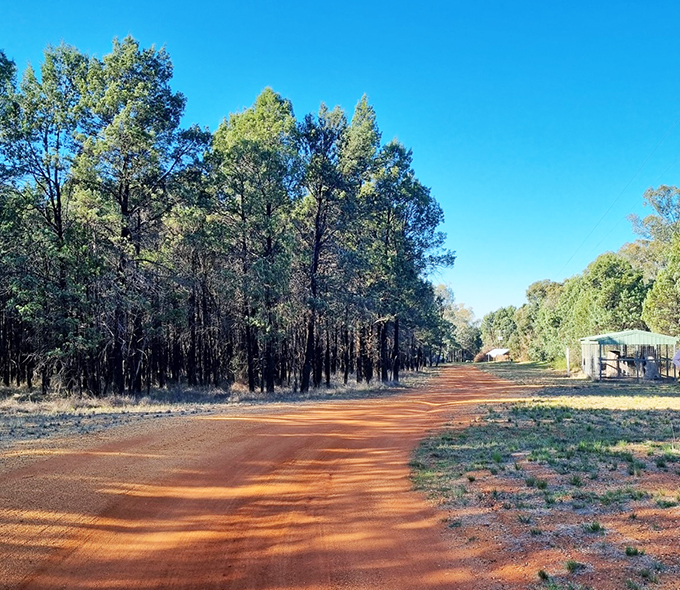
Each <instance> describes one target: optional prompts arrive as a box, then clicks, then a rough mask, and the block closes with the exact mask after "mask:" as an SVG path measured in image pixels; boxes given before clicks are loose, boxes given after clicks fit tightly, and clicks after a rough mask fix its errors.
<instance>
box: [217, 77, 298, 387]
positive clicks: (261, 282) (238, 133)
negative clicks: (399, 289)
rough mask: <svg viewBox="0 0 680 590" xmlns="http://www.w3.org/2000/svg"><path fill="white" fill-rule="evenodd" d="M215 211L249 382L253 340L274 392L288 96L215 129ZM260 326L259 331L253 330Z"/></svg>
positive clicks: (284, 276)
mask: <svg viewBox="0 0 680 590" xmlns="http://www.w3.org/2000/svg"><path fill="white" fill-rule="evenodd" d="M214 152H215V155H216V158H217V160H218V170H219V178H218V180H217V182H218V185H219V188H218V193H219V203H220V210H221V212H222V214H223V216H224V222H225V223H226V224H227V225H228V226H229V228H230V231H231V234H232V242H231V244H230V250H231V254H232V256H233V257H234V258H235V259H237V260H238V261H239V263H238V268H236V269H235V273H236V276H237V277H238V279H237V280H238V284H239V300H240V303H239V305H240V307H241V314H242V325H243V333H244V346H245V349H246V366H247V376H248V387H249V389H250V390H251V391H252V390H254V389H255V386H256V378H257V373H258V370H257V367H256V363H257V358H256V357H257V349H258V348H259V347H258V346H257V338H258V332H259V333H260V335H261V340H262V348H263V349H264V367H263V369H264V371H263V377H264V381H265V386H266V389H267V391H268V392H272V391H273V390H274V381H275V373H276V367H275V354H276V347H277V345H278V342H279V333H280V330H281V329H282V327H283V326H282V317H281V309H280V306H281V304H282V302H283V298H284V295H285V294H286V293H287V291H288V281H289V274H290V272H289V271H290V258H291V248H290V244H289V235H290V232H289V228H288V224H289V220H290V212H291V206H292V197H293V196H294V194H295V190H296V186H295V184H296V180H297V178H296V172H297V166H296V159H297V153H296V146H295V118H294V116H293V109H292V106H291V104H290V102H289V101H287V100H284V99H283V98H281V96H279V95H278V94H276V93H275V92H274V91H273V90H271V89H269V88H268V89H266V90H264V92H262V94H260V96H258V98H257V100H256V101H255V104H254V105H253V107H251V108H250V109H247V110H246V111H244V112H243V113H239V114H235V115H232V116H231V117H230V118H229V120H228V121H225V122H223V123H222V124H221V125H220V128H219V129H218V130H217V132H216V134H215V141H214ZM258 328H259V330H258Z"/></svg>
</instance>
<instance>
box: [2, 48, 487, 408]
mask: <svg viewBox="0 0 680 590" xmlns="http://www.w3.org/2000/svg"><path fill="white" fill-rule="evenodd" d="M172 76H173V64H172V61H171V59H170V56H169V55H168V53H167V51H166V50H165V49H164V48H161V49H157V48H155V47H153V46H152V47H149V48H143V47H141V46H140V44H139V42H138V41H136V40H135V39H133V38H132V37H127V38H125V39H123V40H117V39H116V40H114V41H113V46H112V49H111V52H110V53H108V54H107V55H105V56H103V57H102V58H97V57H93V56H88V55H86V54H84V53H82V52H80V51H79V50H78V49H76V48H74V47H71V46H69V45H65V44H62V45H60V46H58V47H48V48H47V49H46V50H45V53H44V61H43V63H42V64H41V65H40V68H39V69H37V70H34V69H33V68H31V67H28V68H27V69H26V70H25V71H24V72H23V73H22V75H21V76H20V77H18V76H17V72H16V68H15V66H14V63H13V62H12V61H11V60H10V59H8V58H7V57H6V56H5V54H4V53H2V52H0V264H1V265H2V273H1V274H0V379H2V381H3V382H4V384H5V385H9V384H10V383H14V384H16V385H23V384H26V385H27V386H29V387H32V386H33V385H34V382H35V381H39V382H40V385H41V387H42V388H43V390H45V391H48V390H53V389H66V390H69V391H80V392H89V393H91V394H95V395H98V394H102V393H106V392H110V391H113V392H116V393H123V392H128V393H132V394H140V393H141V392H142V391H144V390H145V389H149V388H150V387H156V386H159V387H165V386H167V385H168V384H170V383H186V384H188V385H190V386H200V385H209V384H214V385H228V384H231V383H233V382H242V383H243V384H244V385H245V386H247V387H248V388H249V389H250V390H255V389H258V388H259V389H261V390H263V391H264V390H266V391H268V392H272V391H274V390H275V388H277V387H290V388H291V389H293V390H296V389H301V390H303V391H305V390H307V389H308V388H310V387H314V386H316V387H318V386H321V385H322V384H324V383H325V384H327V385H328V384H330V383H331V379H332V376H333V375H335V374H338V375H340V377H341V378H342V379H343V380H344V381H345V382H347V381H348V380H349V379H350V376H352V375H353V376H354V378H355V379H356V380H357V381H370V380H371V379H374V378H376V377H378V378H380V379H382V380H389V379H395V380H397V379H398V378H399V375H400V371H401V370H403V369H416V368H418V367H420V366H422V365H423V364H424V363H426V362H429V361H431V359H434V358H439V357H440V356H441V355H442V353H443V350H444V347H445V346H446V342H447V341H446V337H447V334H448V333H449V332H447V330H448V326H449V324H447V322H446V321H445V319H444V316H445V312H444V307H443V306H442V302H441V300H440V299H439V298H438V297H437V294H436V292H435V289H434V288H433V286H432V285H431V284H430V282H429V279H428V276H429V274H430V272H431V271H432V270H434V269H435V268H437V267H440V266H443V265H450V264H453V261H454V256H453V254H452V253H451V252H448V251H447V250H445V249H444V235H443V234H442V233H441V232H440V231H439V227H440V225H441V223H442V221H443V213H442V209H441V207H440V206H439V204H438V203H437V201H436V200H435V198H434V197H433V195H432V194H431V192H430V190H429V189H428V188H427V187H426V186H425V185H424V184H422V183H421V182H420V180H419V179H418V178H417V175H416V173H415V170H414V169H413V163H412V154H411V151H410V150H409V149H408V148H406V147H405V146H403V145H402V144H400V143H398V142H396V141H391V142H387V143H382V142H381V133H380V131H379V128H378V125H377V116H376V113H375V111H374V109H373V107H372V106H371V105H370V103H369V101H368V99H367V97H365V96H364V97H362V98H361V99H360V100H359V101H358V103H357V105H356V108H355V110H354V113H353V115H352V117H351V119H349V120H348V117H347V115H346V113H345V112H344V111H343V109H341V108H340V107H335V108H333V109H329V108H327V107H326V106H325V105H323V104H322V105H321V107H320V109H319V110H318V112H317V113H310V114H307V115H305V116H304V117H302V119H298V118H297V117H296V116H295V113H294V111H293V105H292V104H291V103H290V101H288V100H286V99H285V98H284V97H282V96H280V95H279V94H277V93H276V92H274V90H272V89H270V88H266V89H265V90H264V91H263V92H262V93H261V94H260V95H259V96H258V97H257V98H256V100H255V102H254V104H253V105H252V106H251V107H249V108H247V109H245V110H243V111H242V112H238V113H232V114H231V115H229V116H228V117H225V119H224V120H223V122H222V123H221V124H220V125H219V127H218V128H217V130H216V131H215V132H214V133H211V132H210V131H208V130H205V129H200V128H199V127H197V126H195V125H194V126H185V125H183V122H182V121H183V116H184V109H185V105H186V98H185V96H184V95H183V94H182V93H181V92H179V91H177V90H176V89H175V88H174V87H173V81H172ZM459 311H460V310H459ZM447 313H448V312H447ZM463 323H464V322H463ZM457 330H462V328H460V327H459V328H457ZM461 334H462V332H460V331H459V332H458V335H459V338H461ZM471 338H472V340H474V338H473V337H471ZM463 340H464V339H463ZM468 340H470V338H468ZM461 341H462V340H461ZM465 346H466V347H471V346H473V345H472V344H469V343H468V344H466V345H465Z"/></svg>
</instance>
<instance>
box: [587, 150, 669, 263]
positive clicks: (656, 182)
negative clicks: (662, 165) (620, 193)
mask: <svg viewBox="0 0 680 590" xmlns="http://www.w3.org/2000/svg"><path fill="white" fill-rule="evenodd" d="M678 161H680V156H678V157H677V158H676V159H675V160H673V161H672V162H671V163H670V164H669V165H668V167H667V168H666V169H665V170H664V171H663V172H662V173H661V174H659V176H658V177H657V179H656V180H655V181H654V182H653V183H652V186H656V185H658V184H659V181H660V180H661V179H662V178H663V176H664V175H665V174H666V172H668V171H669V170H670V169H671V168H673V166H675V165H676V164H677V163H678ZM624 219H626V220H627V219H628V216H626V217H622V218H621V219H619V220H618V221H617V222H616V223H615V224H614V225H612V227H611V228H610V230H609V231H608V232H607V233H606V234H605V235H604V236H603V237H602V239H601V240H600V241H599V242H598V243H597V244H595V247H594V248H593V249H592V250H591V251H590V255H591V256H592V255H593V254H594V253H595V252H596V251H597V249H598V248H599V246H600V244H602V242H604V241H605V240H606V239H607V238H608V237H609V236H610V235H611V233H612V232H613V231H614V230H615V229H616V228H617V227H619V225H620V224H621V222H622V221H623V220H624Z"/></svg>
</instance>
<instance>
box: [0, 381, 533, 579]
mask: <svg viewBox="0 0 680 590" xmlns="http://www.w3.org/2000/svg"><path fill="white" fill-rule="evenodd" d="M525 390H526V386H519V385H516V384H512V383H509V382H506V381H502V380H499V379H497V378H495V377H492V376H490V375H488V374H485V373H483V372H481V371H478V370H477V369H475V368H473V367H453V368H445V369H443V370H442V372H441V374H440V375H439V376H438V377H437V378H436V379H434V380H432V381H431V382H430V383H429V384H428V385H426V386H424V387H422V388H420V389H416V390H410V391H407V392H406V393H401V394H396V395H393V396H389V397H383V398H380V399H363V400H345V401H331V402H328V401H326V402H313V403H299V404H272V405H267V406H260V407H256V408H253V407H251V408H245V409H243V408H241V409H234V410H233V411H230V412H229V413H227V414H223V415H208V416H206V415H203V416H198V417H178V418H168V419H165V420H155V421H149V422H148V423H145V424H141V425H136V426H124V427H120V428H115V429H111V430H109V431H107V432H106V433H104V434H99V435H91V436H88V437H81V438H78V439H74V438H71V439H54V438H53V439H51V440H49V441H48V442H44V441H43V442H41V441H35V442H32V443H30V444H21V445H20V444H16V445H14V446H13V447H12V448H10V449H8V450H5V451H4V452H2V454H1V455H0V457H1V458H2V462H1V463H0V557H1V559H0V588H25V589H48V588H49V589H53V588H68V589H69V590H85V589H92V588H107V589H114V588H139V589H152V588H157V589H161V588H162V589H164V590H167V589H172V588H178V589H179V588H181V589H190V588H196V589H202V590H207V589H211V588H220V589H264V588H267V589H277V590H284V589H286V590H301V589H319V590H320V589H324V590H325V589H341V588H342V589H363V588H371V589H376V588H384V589H390V590H398V589H402V588H403V589H408V590H438V589H444V588H447V589H451V588H456V589H461V590H464V589H473V588H475V589H478V590H479V589H482V588H485V589H492V588H525V587H526V580H527V578H526V577H525V574H522V572H521V571H520V570H518V569H517V568H515V567H511V566H509V564H508V563H507V562H506V561H505V560H504V555H505V554H504V546H503V543H502V541H501V540H498V539H495V538H494V537H493V536H492V535H491V533H490V532H489V533H487V532H485V531H484V530H480V533H479V534H480V538H479V540H478V542H477V543H475V544H474V545H470V544H461V543H459V542H457V541H456V540H455V538H453V536H452V535H453V534H452V531H451V530H449V529H447V527H446V525H445V523H444V522H443V521H444V518H443V517H444V515H443V513H442V512H440V511H438V510H437V509H436V508H435V507H434V506H432V505H431V504H429V503H428V502H427V500H426V498H425V497H424V496H423V495H422V494H420V493H418V492H415V491H413V486H412V483H411V480H410V478H409V472H410V471H409V465H408V464H409V460H410V457H411V453H412V451H413V449H414V447H415V446H416V445H417V443H418V441H419V440H420V439H422V437H424V436H425V435H426V434H427V433H428V432H429V431H432V430H433V429H438V428H440V427H442V426H443V425H444V424H445V423H447V422H452V423H453V424H454V425H455V426H464V425H466V424H468V423H469V421H470V420H472V419H474V417H475V412H476V411H477V409H476V408H477V406H478V404H480V403H487V402H495V401H502V400H506V401H509V400H510V399H512V398H514V397H517V396H518V395H521V392H522V391H525ZM485 535H486V536H485ZM531 575H532V576H534V577H535V572H533V573H532V574H531Z"/></svg>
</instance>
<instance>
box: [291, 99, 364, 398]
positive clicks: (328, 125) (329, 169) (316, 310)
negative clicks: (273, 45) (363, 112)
mask: <svg viewBox="0 0 680 590" xmlns="http://www.w3.org/2000/svg"><path fill="white" fill-rule="evenodd" d="M346 129H347V119H346V118H345V115H344V113H343V112H342V110H341V109H340V108H339V107H336V108H335V109H333V110H328V108H327V107H326V106H325V105H323V104H322V105H321V108H320V109H319V113H318V115H317V116H316V117H314V116H312V115H307V116H306V117H305V119H304V121H303V122H302V124H301V125H300V128H299V136H300V148H301V155H302V160H303V164H304V176H303V186H304V189H305V194H304V196H303V198H302V199H301V200H300V202H299V204H298V206H297V208H296V212H295V223H296V227H297V230H298V235H299V238H300V244H301V251H300V253H301V257H300V262H301V264H302V268H303V269H304V270H303V276H304V279H303V283H304V286H303V290H304V292H305V294H306V297H305V299H306V307H307V311H306V335H305V353H304V362H303V366H302V374H301V379H300V389H301V391H303V392H305V391H307V390H308V389H309V386H310V378H311V376H312V370H313V368H314V366H315V364H316V365H317V366H318V363H315V361H319V360H320V359H319V356H320V355H319V347H318V346H317V345H316V343H317V342H316V340H317V338H318V334H317V319H318V317H319V314H320V313H321V312H322V310H323V305H324V299H323V295H324V294H325V293H326V292H327V289H326V284H325V282H326V280H327V279H328V278H329V275H330V274H331V273H332V270H333V268H334V266H335V264H336V262H337V257H336V254H337V251H335V250H334V245H335V244H337V238H338V237H339V235H340V233H341V232H342V231H343V229H344V228H345V226H346V224H347V223H348V221H349V219H350V217H349V216H348V214H347V212H348V207H350V206H351V201H350V199H351V196H352V193H351V192H349V191H347V190H346V188H347V180H346V177H345V175H343V173H342V170H341V168H340V165H339V164H340V153H341V147H342V143H343V140H344V134H345V131H346ZM320 377H321V375H320V372H319V371H316V370H315V371H314V385H315V386H318V385H319V384H320Z"/></svg>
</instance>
